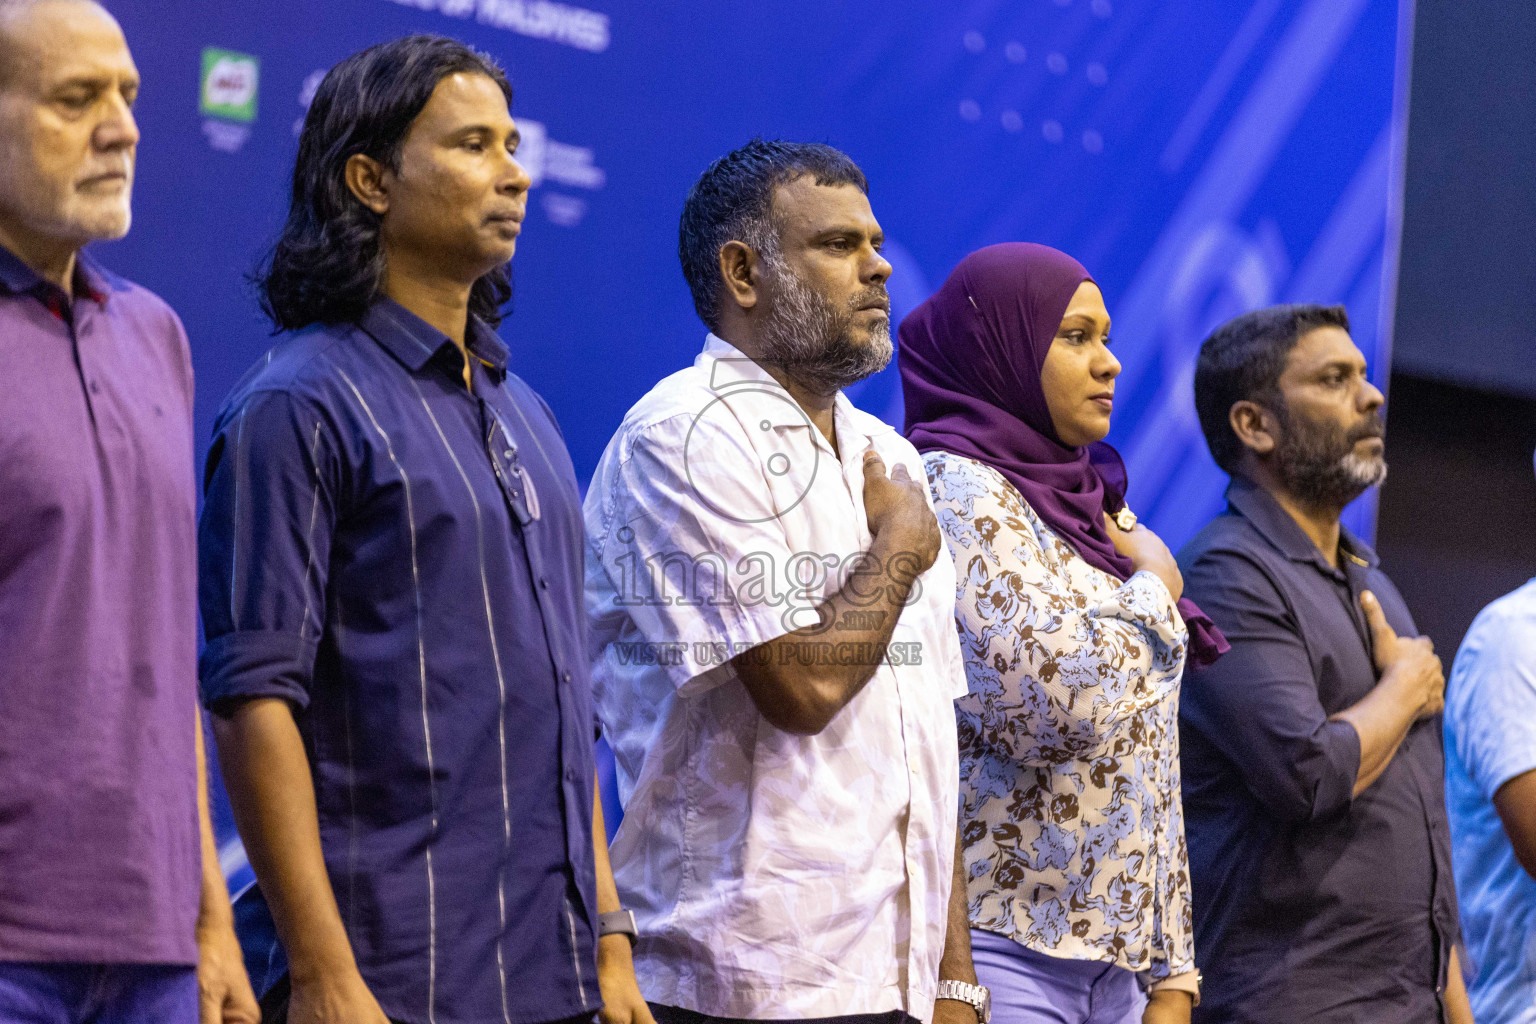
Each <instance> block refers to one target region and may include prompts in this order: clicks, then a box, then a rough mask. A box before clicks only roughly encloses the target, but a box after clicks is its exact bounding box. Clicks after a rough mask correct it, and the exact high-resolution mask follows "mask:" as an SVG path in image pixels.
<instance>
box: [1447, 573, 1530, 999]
mask: <svg viewBox="0 0 1536 1024" xmlns="http://www.w3.org/2000/svg"><path fill="white" fill-rule="evenodd" d="M1445 770H1446V792H1445V795H1446V805H1447V809H1448V810H1449V812H1450V821H1451V834H1452V837H1453V842H1454V849H1455V854H1454V857H1453V864H1454V870H1455V874H1456V889H1457V892H1458V893H1459V895H1460V899H1461V920H1462V930H1463V935H1464V936H1465V938H1466V943H1467V953H1468V956H1467V959H1466V966H1467V974H1468V983H1469V994H1470V995H1471V999H1472V1009H1473V1012H1474V1014H1475V1016H1476V1018H1477V1020H1478V1024H1536V579H1533V580H1531V581H1530V582H1528V583H1526V584H1525V586H1523V587H1521V588H1520V589H1518V590H1516V591H1514V592H1513V593H1510V594H1506V595H1504V596H1503V597H1501V598H1499V599H1498V600H1497V601H1495V602H1493V603H1492V604H1490V605H1489V606H1488V607H1487V608H1484V609H1483V610H1482V612H1481V613H1480V614H1479V615H1478V616H1477V619H1476V620H1475V621H1474V622H1473V623H1472V628H1471V630H1469V631H1468V632H1467V637H1466V639H1465V640H1463V641H1462V644H1461V650H1460V651H1458V652H1457V654H1456V663H1455V667H1454V668H1453V669H1452V671H1451V680H1450V682H1449V684H1447V686H1446V700H1445Z"/></svg>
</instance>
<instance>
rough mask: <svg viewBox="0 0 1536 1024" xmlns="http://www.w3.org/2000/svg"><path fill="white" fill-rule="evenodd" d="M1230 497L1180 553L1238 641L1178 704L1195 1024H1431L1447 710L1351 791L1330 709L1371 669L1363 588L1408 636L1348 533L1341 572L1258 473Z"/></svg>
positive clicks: (1409, 623)
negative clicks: (1197, 971) (1200, 980)
mask: <svg viewBox="0 0 1536 1024" xmlns="http://www.w3.org/2000/svg"><path fill="white" fill-rule="evenodd" d="M1227 501H1228V508H1227V511H1226V512H1225V513H1224V514H1222V515H1220V516H1218V517H1217V518H1216V519H1214V520H1213V521H1211V522H1210V523H1208V524H1207V525H1206V527H1205V528H1204V529H1203V530H1201V531H1200V533H1199V534H1198V535H1196V536H1195V538H1194V539H1193V540H1191V541H1190V542H1189V543H1188V544H1187V545H1185V547H1184V549H1183V550H1182V551H1180V552H1179V567H1180V569H1181V570H1182V571H1183V573H1184V588H1185V589H1184V593H1185V595H1186V596H1188V597H1190V598H1192V599H1193V600H1194V601H1195V603H1196V604H1198V605H1199V606H1200V607H1201V608H1203V609H1204V610H1205V611H1206V613H1207V614H1209V615H1210V617H1211V618H1212V619H1213V620H1215V622H1216V625H1217V626H1219V627H1220V628H1221V630H1222V632H1223V633H1225V634H1226V637H1227V639H1228V640H1229V641H1231V643H1232V650H1231V652H1230V653H1229V654H1227V655H1225V656H1224V657H1222V658H1221V659H1220V660H1219V661H1218V662H1216V664H1214V665H1212V666H1210V667H1209V668H1206V669H1204V670H1200V671H1194V670H1186V672H1185V675H1184V685H1183V693H1182V698H1181V709H1180V742H1181V746H1182V764H1181V767H1182V770H1183V793H1184V821H1185V828H1186V832H1187V840H1188V845H1189V867H1190V874H1191V881H1192V883H1193V893H1194V912H1195V954H1196V960H1197V961H1198V963H1199V965H1200V968H1201V970H1202V971H1203V972H1204V974H1205V995H1204V997H1203V1000H1202V1002H1201V1005H1200V1007H1199V1009H1197V1010H1196V1011H1195V1020H1196V1021H1222V1022H1248V1021H1252V1022H1260V1021H1264V1022H1269V1021H1280V1020H1287V1021H1308V1022H1309V1024H1355V1022H1359V1024H1367V1022H1369V1024H1378V1022H1382V1021H1392V1022H1393V1024H1418V1022H1432V1021H1433V1022H1438V1021H1439V1020H1440V1019H1441V1016H1440V1014H1441V1010H1440V993H1441V992H1442V991H1443V987H1444V983H1445V978H1446V961H1447V958H1448V956H1449V952H1450V948H1451V943H1452V942H1453V941H1454V939H1455V936H1456V934H1457V916H1456V897H1455V891H1454V886H1453V882H1452V878H1451V851H1450V832H1449V829H1448V826H1447V823H1446V814H1445V792H1444V775H1445V766H1444V756H1443V754H1442V749H1441V738H1440V737H1441V726H1440V719H1439V718H1438V717H1436V718H1433V719H1429V720H1426V721H1421V722H1418V723H1417V724H1415V725H1414V726H1413V727H1412V729H1410V730H1409V733H1408V736H1407V738H1406V739H1405V740H1404V741H1403V744H1402V746H1401V747H1400V748H1399V749H1398V751H1397V754H1396V755H1395V756H1394V757H1393V758H1392V761H1391V763H1390V764H1389V765H1388V766H1387V768H1386V770H1385V771H1384V772H1383V773H1382V776H1381V778H1379V779H1378V780H1377V781H1376V782H1375V783H1373V784H1372V785H1371V786H1370V788H1368V789H1367V790H1366V791H1365V792H1363V793H1361V794H1360V796H1359V797H1355V798H1351V793H1352V791H1353V789H1354V784H1355V779H1356V777H1357V774H1358V772H1359V765H1360V740H1359V737H1358V735H1357V734H1356V733H1355V730H1354V728H1353V727H1351V726H1349V725H1347V724H1346V723H1344V722H1339V721H1334V720H1332V719H1330V718H1329V716H1330V715H1333V714H1336V713H1337V712H1339V711H1342V710H1344V709H1345V708H1348V707H1350V706H1351V705H1353V704H1355V703H1356V702H1358V701H1359V700H1360V699H1361V698H1363V697H1365V695H1366V694H1368V693H1369V692H1370V691H1371V689H1372V687H1374V686H1375V685H1376V682H1377V676H1378V674H1377V671H1376V668H1375V664H1374V661H1373V658H1372V655H1371V641H1370V631H1369V629H1368V627H1367V625H1366V621H1365V617H1364V614H1363V613H1362V612H1361V610H1360V602H1359V598H1360V592H1361V591H1363V590H1370V591H1371V592H1372V593H1374V594H1375V595H1376V596H1377V598H1378V599H1379V600H1380V601H1381V606H1382V609H1383V611H1384V612H1385V613H1386V617H1387V621H1388V622H1389V623H1390V624H1391V625H1392V628H1393V629H1395V630H1396V631H1397V632H1398V634H1399V635H1408V636H1416V635H1417V634H1418V630H1417V628H1415V626H1414V624H1413V619H1412V617H1411V616H1410V615H1409V613H1408V608H1407V606H1406V605H1405V604H1404V603H1403V599H1402V596H1401V595H1400V594H1398V592H1397V588H1396V587H1394V586H1393V585H1392V583H1391V581H1390V580H1388V579H1387V577H1386V575H1385V574H1384V573H1383V572H1382V571H1381V570H1380V569H1379V568H1378V567H1377V559H1376V554H1375V552H1373V551H1372V550H1371V549H1370V548H1369V547H1368V546H1367V545H1366V544H1365V543H1363V542H1362V541H1361V540H1359V539H1358V538H1357V537H1354V536H1353V535H1351V534H1350V533H1349V531H1347V530H1346V531H1344V533H1343V535H1342V537H1341V540H1340V545H1339V547H1340V552H1339V553H1340V559H1339V560H1340V563H1341V564H1340V566H1339V567H1338V568H1337V569H1335V568H1333V567H1332V566H1330V565H1328V563H1327V561H1326V560H1324V558H1323V556H1322V553H1321V552H1319V551H1318V550H1317V547H1316V545H1314V544H1313V543H1312V541H1311V540H1310V538H1308V537H1307V535H1306V534H1305V533H1303V532H1302V530H1301V527H1300V526H1299V525H1298V524H1297V523H1296V521H1295V520H1293V519H1292V518H1291V517H1290V515H1289V514H1288V513H1287V512H1286V511H1285V510H1284V509H1282V508H1281V507H1280V505H1279V504H1278V503H1277V502H1276V501H1275V500H1274V499H1273V498H1272V497H1270V496H1269V495H1268V494H1267V493H1266V492H1265V491H1263V490H1262V489H1261V488H1259V487H1258V486H1256V485H1254V484H1252V483H1250V482H1248V481H1246V480H1243V479H1241V478H1234V479H1233V482H1232V485H1231V486H1230V487H1229V488H1228V490H1227Z"/></svg>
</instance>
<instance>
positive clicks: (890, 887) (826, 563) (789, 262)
mask: <svg viewBox="0 0 1536 1024" xmlns="http://www.w3.org/2000/svg"><path fill="white" fill-rule="evenodd" d="M867 191H868V184H867V182H866V180H865V178H864V175H863V173H862V172H860V171H859V169H858V167H856V166H855V165H854V164H853V162H852V161H851V160H849V159H848V158H847V157H846V156H845V155H844V154H842V153H840V152H838V151H837V150H834V149H832V148H830V147H827V146H821V145H801V144H791V143H783V142H763V141H755V142H753V143H751V144H749V145H747V146H744V147H742V148H741V149H738V150H736V151H734V152H732V153H730V154H728V155H727V156H725V157H723V158H721V159H720V160H717V161H716V162H715V163H714V164H712V165H711V166H710V168H709V169H708V170H707V171H705V173H704V175H703V176H702V177H701V178H700V179H699V181H698V182H697V183H696V184H695V185H694V187H693V189H692V190H691V191H690V193H689V196H688V200H687V202H686V204H685V206H684V209H683V216H682V225H681V231H680V245H679V250H680V256H681V258H682V262H683V270H684V274H685V276H686V277H687V278H688V282H689V286H690V288H691V289H692V291H693V298H694V305H695V307H696V308H697V309H698V312H699V315H700V317H701V319H703V320H704V322H705V323H706V324H707V325H708V326H709V328H710V331H711V333H710V335H709V337H708V338H707V339H706V341H705V345H704V351H703V352H702V353H701V354H700V355H699V357H698V358H697V359H696V360H695V361H694V364H693V365H692V366H691V367H689V368H687V369H684V370H681V371H679V372H677V373H675V374H673V375H671V376H670V377H667V378H666V379H665V380H663V381H661V382H660V383H659V384H657V385H656V387H655V388H653V389H652V390H651V392H650V393H649V394H647V395H646V396H645V397H644V398H642V399H641V400H640V401H639V402H638V403H637V404H636V405H635V407H634V408H632V409H631V410H630V411H629V413H628V415H627V416H626V417H625V419H624V422H623V424H622V425H621V426H620V428H619V431H618V433H617V434H616V435H615V436H614V438H613V440H612V441H611V442H610V443H609V445H608V449H607V451H606V452H604V454H603V458H602V460H601V462H600V463H599V465H598V468H597V471H596V473H595V474H594V476H593V480H592V485H591V487H590V489H589V491H588V493H587V498H586V504H585V516H586V526H587V533H588V538H589V543H590V544H591V557H589V559H588V562H587V581H586V601H587V612H588V615H589V616H590V618H591V620H592V623H593V632H594V636H593V645H594V652H593V653H594V668H593V688H594V691H595V694H596V697H597V704H598V711H599V715H600V717H601V718H602V722H603V729H604V732H605V733H606V735H607V736H608V739H609V742H610V743H611V744H612V745H613V748H614V752H615V755H616V759H617V762H618V770H619V785H620V791H621V794H622V796H623V798H624V802H625V816H624V821H623V824H622V825H621V827H620V829H619V833H618V836H617V838H616V840H615V842H614V846H613V851H612V857H613V866H614V875H615V879H616V880H617V883H618V887H619V895H620V898H621V900H622V902H623V905H624V906H625V907H627V908H629V909H632V910H633V911H634V912H635V915H636V917H637V919H638V923H639V937H638V942H637V945H636V947H635V970H636V975H637V977H638V978H639V981H640V986H641V990H642V991H643V992H644V993H645V995H646V998H647V999H648V1000H649V1001H650V1002H651V1004H652V1008H653V1011H654V1013H655V1014H656V1019H657V1020H658V1022H660V1024H674V1022H678V1024H682V1022H686V1024H701V1022H707V1021H711V1020H716V1019H731V1020H743V1019H752V1020H765V1019H773V1020H822V1019H827V1018H836V1019H838V1020H839V1021H840V1022H846V1021H859V1022H864V1021H876V1020H878V1021H901V1020H905V1019H906V1018H916V1019H918V1020H924V1021H926V1020H929V1019H930V1018H933V1017H934V1016H935V999H936V998H939V999H941V1000H942V1001H940V1002H939V1003H938V1014H937V1018H936V1019H938V1020H942V1021H945V1022H946V1024H949V1022H953V1024H961V1022H965V1024H974V1022H975V1021H976V1020H977V1019H978V1018H980V1019H981V1020H982V1021H985V1018H986V1005H985V1004H986V995H985V990H984V989H980V988H978V987H976V986H975V985H974V982H975V975H974V973H973V972H972V969H971V958H970V947H969V941H968V935H967V929H968V924H967V921H966V914H965V905H964V891H965V887H964V884H963V881H962V882H961V883H960V884H958V885H957V884H956V880H955V856H954V854H955V822H956V812H957V808H958V779H959V762H958V755H957V751H956V739H955V719H954V710H953V706H952V704H951V702H952V701H953V699H954V698H956V697H958V696H961V695H963V694H964V693H965V671H964V667H963V664H962V662H961V658H960V650H959V643H958V638H957V636H956V632H955V626H954V595H955V577H954V569H953V565H952V563H951V561H950V559H949V558H948V557H937V556H938V555H940V553H941V552H942V544H943V542H942V539H941V537H940V534H939V531H938V527H937V524H936V522H935V520H934V517H933V512H932V510H931V508H930V506H929V499H928V491H927V487H926V486H925V485H924V477H923V469H922V462H921V459H920V458H919V456H918V454H917V451H916V450H915V449H914V448H913V447H912V445H911V444H910V443H908V442H907V441H906V440H905V439H904V438H902V437H901V436H900V435H899V434H898V433H897V432H896V431H895V430H894V429H893V428H891V427H890V426H888V425H886V424H884V423H882V422H880V421H879V420H877V419H875V418H874V417H872V416H869V415H867V414H865V413H863V412H860V411H859V410H857V409H855V408H854V407H853V406H852V404H851V403H850V402H849V401H848V399H847V398H846V397H844V396H843V395H842V393H841V390H842V388H844V387H846V386H847V385H849V384H852V383H854V382H855V381H858V380H861V379H862V378H864V377H866V376H868V375H869V374H871V373H874V372H876V371H878V370H879V369H881V368H882V367H884V366H885V365H886V363H887V362H889V360H890V356H891V341H890V320H889V308H890V306H889V300H888V299H887V296H886V292H885V281H886V279H887V278H888V277H889V275H890V272H891V267H890V264H889V263H887V262H886V261H885V260H884V259H883V258H881V256H880V252H879V250H880V246H881V244H882V241H883V236H882V234H881V231H880V226H879V224H878V222H877V221H876V220H875V218H874V214H873V213H872V212H871V210H870V207H869V201H868V197H867ZM887 465H889V466H891V467H892V469H891V471H890V473H889V475H887V472H886V466H887ZM952 894H953V897H954V898H953V899H951V895H952ZM941 979H943V982H942V984H941Z"/></svg>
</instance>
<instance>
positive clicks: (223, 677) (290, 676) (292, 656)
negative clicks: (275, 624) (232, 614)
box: [197, 631, 319, 714]
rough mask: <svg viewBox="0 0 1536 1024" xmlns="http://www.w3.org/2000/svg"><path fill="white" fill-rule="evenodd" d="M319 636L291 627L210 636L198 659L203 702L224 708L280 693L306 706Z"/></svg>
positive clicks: (219, 711) (216, 709) (222, 710)
mask: <svg viewBox="0 0 1536 1024" xmlns="http://www.w3.org/2000/svg"><path fill="white" fill-rule="evenodd" d="M318 649H319V641H318V640H311V639H309V638H307V637H300V636H297V635H295V634H293V633H278V632H262V631H251V632H237V633H225V634H224V635H223V636H218V637H214V638H213V639H212V640H209V641H208V644H207V646H206V647H204V648H203V653H202V655H201V656H200V657H199V658H198V659H197V675H198V679H199V681H200V685H199V689H200V691H201V694H202V699H203V705H204V706H205V707H206V708H208V710H209V711H212V712H213V713H214V714H225V713H227V712H228V710H229V708H230V706H231V704H232V703H233V702H238V701H243V700H253V699H256V698H260V697H280V698H282V699H283V700H286V701H289V702H291V703H292V704H294V705H295V706H296V707H299V708H305V707H308V706H309V683H310V677H311V674H312V672H313V670H314V664H315V654H316V652H317V650H318Z"/></svg>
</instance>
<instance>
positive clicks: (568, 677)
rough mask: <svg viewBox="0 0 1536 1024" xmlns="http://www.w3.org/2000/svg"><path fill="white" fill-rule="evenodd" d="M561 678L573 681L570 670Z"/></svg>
mask: <svg viewBox="0 0 1536 1024" xmlns="http://www.w3.org/2000/svg"><path fill="white" fill-rule="evenodd" d="M560 678H561V679H564V680H565V681H566V682H570V681H571V674H570V673H569V672H566V673H565V674H563V675H562V676H561V677H560Z"/></svg>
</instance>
